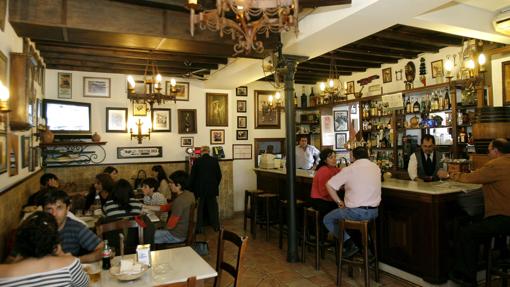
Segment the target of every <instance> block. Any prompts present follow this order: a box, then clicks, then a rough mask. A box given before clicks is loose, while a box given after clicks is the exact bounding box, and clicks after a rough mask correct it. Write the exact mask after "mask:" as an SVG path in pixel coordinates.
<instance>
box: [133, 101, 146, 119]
mask: <svg viewBox="0 0 510 287" xmlns="http://www.w3.org/2000/svg"><path fill="white" fill-rule="evenodd" d="M146 115H147V104H146V103H133V116H142V117H144V116H146Z"/></svg>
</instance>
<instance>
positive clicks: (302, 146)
mask: <svg viewBox="0 0 510 287" xmlns="http://www.w3.org/2000/svg"><path fill="white" fill-rule="evenodd" d="M298 140H299V144H298V145H297V146H296V168H300V169H314V168H315V167H316V166H317V164H318V162H319V154H320V151H319V150H318V149H317V148H316V147H314V146H313V145H309V144H308V139H307V137H306V135H299V136H298Z"/></svg>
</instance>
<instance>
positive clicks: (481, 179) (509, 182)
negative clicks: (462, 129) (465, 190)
mask: <svg viewBox="0 0 510 287" xmlns="http://www.w3.org/2000/svg"><path fill="white" fill-rule="evenodd" d="M489 159H490V160H489V161H488V162H487V163H485V164H484V165H483V166H482V167H481V168H479V169H477V170H475V171H473V172H471V173H463V172H455V173H451V174H449V177H450V178H451V179H452V180H455V181H459V182H465V183H478V184H482V191H483V197H484V204H485V216H484V218H483V219H481V220H478V221H474V222H472V223H471V224H469V225H467V226H464V227H463V228H462V229H461V230H460V234H459V239H458V241H457V244H456V245H455V248H456V249H455V258H454V265H453V268H452V271H451V272H450V279H451V280H452V281H454V282H456V283H459V284H461V285H462V286H476V271H477V262H478V258H477V254H478V246H479V244H480V243H482V242H484V241H486V240H488V239H490V238H491V237H492V236H494V235H498V234H510V190H509V187H510V176H508V171H509V170H510V143H509V142H508V141H507V140H506V139H502V138H498V139H495V140H493V141H492V142H491V143H490V144H489Z"/></svg>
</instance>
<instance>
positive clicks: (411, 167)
mask: <svg viewBox="0 0 510 287" xmlns="http://www.w3.org/2000/svg"><path fill="white" fill-rule="evenodd" d="M425 159H427V154H425ZM430 160H431V161H432V162H434V153H431V154H430ZM407 173H408V174H409V177H410V178H411V180H414V179H415V178H417V177H418V160H417V159H416V153H413V154H412V155H411V157H409V164H408V165H407Z"/></svg>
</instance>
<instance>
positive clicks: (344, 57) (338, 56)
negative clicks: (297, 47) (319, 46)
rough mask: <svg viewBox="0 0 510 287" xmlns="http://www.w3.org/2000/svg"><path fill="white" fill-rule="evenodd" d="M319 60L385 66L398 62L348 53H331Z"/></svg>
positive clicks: (385, 58)
mask: <svg viewBox="0 0 510 287" xmlns="http://www.w3.org/2000/svg"><path fill="white" fill-rule="evenodd" d="M320 58H324V59H334V60H340V61H355V62H362V63H371V64H379V65H381V64H385V63H397V62H398V60H397V59H394V58H390V57H376V56H362V57H360V56H359V55H358V56H353V54H349V53H332V54H327V55H323V56H321V57H320Z"/></svg>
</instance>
